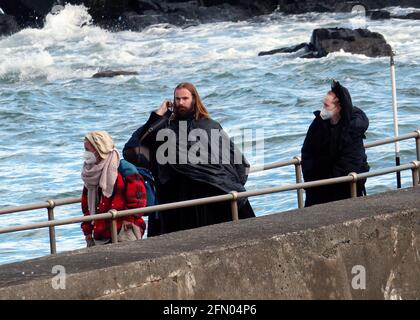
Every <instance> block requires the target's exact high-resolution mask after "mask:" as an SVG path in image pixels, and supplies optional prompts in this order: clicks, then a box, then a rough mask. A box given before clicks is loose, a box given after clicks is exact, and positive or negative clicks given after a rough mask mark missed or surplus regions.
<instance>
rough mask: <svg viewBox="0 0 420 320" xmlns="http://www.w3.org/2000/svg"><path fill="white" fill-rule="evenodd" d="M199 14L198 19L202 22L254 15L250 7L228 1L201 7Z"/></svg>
mask: <svg viewBox="0 0 420 320" xmlns="http://www.w3.org/2000/svg"><path fill="white" fill-rule="evenodd" d="M197 14H198V20H199V21H200V22H202V23H209V22H220V21H241V20H246V19H249V18H251V17H252V16H253V13H252V12H251V11H250V10H248V9H245V8H241V7H237V6H232V5H230V4H226V3H225V4H222V5H218V6H211V7H199V8H198V12H197Z"/></svg>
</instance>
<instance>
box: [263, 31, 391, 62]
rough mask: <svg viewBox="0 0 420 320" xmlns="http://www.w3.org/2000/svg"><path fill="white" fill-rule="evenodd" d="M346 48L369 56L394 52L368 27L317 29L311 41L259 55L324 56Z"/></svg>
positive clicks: (380, 55) (386, 54)
mask: <svg viewBox="0 0 420 320" xmlns="http://www.w3.org/2000/svg"><path fill="white" fill-rule="evenodd" d="M341 50H344V51H345V52H349V53H353V54H364V55H366V56H368V57H384V56H390V55H391V54H392V48H391V46H390V45H389V44H387V43H386V41H385V38H384V37H383V36H382V35H381V34H379V33H377V32H371V31H369V30H367V29H355V30H353V29H346V28H326V29H315V30H314V31H313V33H312V37H311V41H310V43H301V44H299V45H295V46H292V47H287V48H280V49H275V50H271V51H265V52H260V53H259V54H258V55H259V56H264V55H270V54H276V53H291V52H297V51H301V55H300V57H301V58H322V57H325V56H327V55H328V54H329V53H331V52H337V51H341Z"/></svg>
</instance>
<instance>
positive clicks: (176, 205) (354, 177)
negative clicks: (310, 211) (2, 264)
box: [0, 161, 420, 234]
mask: <svg viewBox="0 0 420 320" xmlns="http://www.w3.org/2000/svg"><path fill="white" fill-rule="evenodd" d="M419 168H420V162H419V161H412V162H411V163H409V164H405V165H400V166H395V167H390V168H385V169H382V170H378V171H372V172H366V173H360V174H356V173H354V172H352V173H350V174H349V175H347V176H342V177H337V178H330V179H324V180H316V181H311V182H303V183H299V184H289V185H285V186H279V187H271V188H264V189H260V190H254V191H243V192H235V193H233V192H231V193H228V194H225V195H220V196H213V197H207V198H200V199H194V200H185V201H178V202H172V203H167V204H160V205H156V206H151V207H143V208H136V209H129V210H120V211H116V210H111V211H109V212H107V213H101V214H95V215H90V216H83V217H76V218H68V219H62V220H54V221H48V222H38V223H33V224H28V225H22V226H15V227H8V228H1V229H0V234H2V233H9V232H15V231H24V230H32V229H39V228H44V227H51V226H59V225H66V224H72V223H79V222H88V221H94V220H101V219H113V220H115V219H117V218H123V217H126V216H130V215H133V214H144V213H150V212H155V211H159V212H162V211H166V210H172V209H181V208H186V207H191V206H196V205H203V204H210V203H215V202H223V201H232V200H234V201H236V200H237V199H240V198H249V197H254V196H260V195H266V194H271V193H278V192H282V191H291V190H297V189H308V188H314V187H320V186H326V185H332V184H338V183H346V182H348V183H355V182H357V181H358V180H361V179H366V178H370V177H374V176H379V175H383V174H388V173H394V172H397V171H404V170H409V169H411V170H413V171H419ZM413 177H414V175H413ZM418 180H419V179H418V172H417V175H416V178H413V186H417V185H418V183H419V181H418ZM235 220H237V219H235Z"/></svg>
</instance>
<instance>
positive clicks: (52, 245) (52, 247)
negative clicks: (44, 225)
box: [47, 200, 57, 254]
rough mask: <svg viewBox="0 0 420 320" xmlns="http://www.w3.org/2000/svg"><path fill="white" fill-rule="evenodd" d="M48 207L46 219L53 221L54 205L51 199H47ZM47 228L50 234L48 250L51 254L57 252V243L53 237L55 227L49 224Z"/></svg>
mask: <svg viewBox="0 0 420 320" xmlns="http://www.w3.org/2000/svg"><path fill="white" fill-rule="evenodd" d="M47 203H48V205H49V207H48V209H47V210H48V221H53V220H54V207H55V203H54V201H53V200H48V201H47ZM48 229H49V234H50V252H51V254H56V253H57V243H56V239H55V227H53V226H51V227H49V228H48Z"/></svg>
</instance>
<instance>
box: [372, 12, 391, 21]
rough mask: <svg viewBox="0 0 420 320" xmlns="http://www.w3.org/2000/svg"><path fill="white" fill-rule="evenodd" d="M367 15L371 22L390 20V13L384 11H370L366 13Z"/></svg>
mask: <svg viewBox="0 0 420 320" xmlns="http://www.w3.org/2000/svg"><path fill="white" fill-rule="evenodd" d="M367 15H368V16H369V17H370V18H371V19H372V20H386V19H391V13H390V12H389V11H386V10H371V11H368V13H367Z"/></svg>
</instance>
